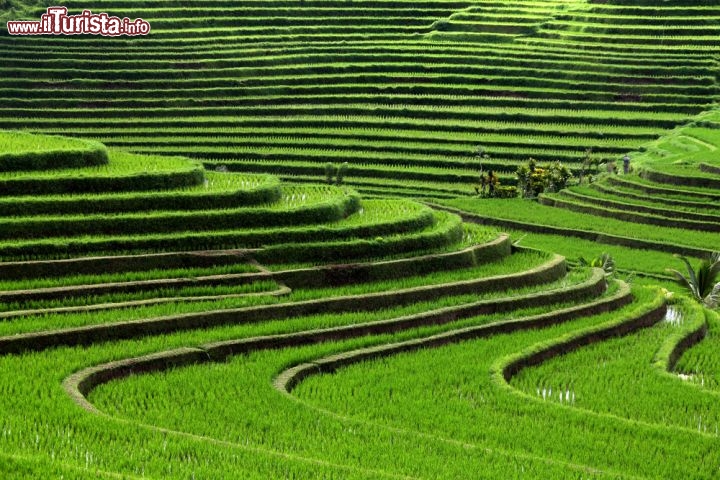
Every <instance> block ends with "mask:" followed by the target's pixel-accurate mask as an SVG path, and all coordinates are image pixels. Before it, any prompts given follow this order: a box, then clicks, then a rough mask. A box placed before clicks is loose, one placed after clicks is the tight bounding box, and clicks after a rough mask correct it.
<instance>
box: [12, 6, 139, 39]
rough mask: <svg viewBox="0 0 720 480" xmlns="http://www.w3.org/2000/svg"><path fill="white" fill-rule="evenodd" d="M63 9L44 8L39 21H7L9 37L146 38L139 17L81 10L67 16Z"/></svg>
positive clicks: (66, 11)
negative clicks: (142, 36)
mask: <svg viewBox="0 0 720 480" xmlns="http://www.w3.org/2000/svg"><path fill="white" fill-rule="evenodd" d="M67 13H68V10H67V8H66V7H48V9H47V13H43V14H42V15H41V16H40V20H39V21H38V20H30V21H24V20H11V21H9V22H7V28H8V33H9V34H10V35H102V36H104V37H117V36H120V35H128V36H134V35H147V34H148V33H150V24H149V23H148V22H146V21H145V20H143V19H142V18H137V19H135V20H133V21H131V20H130V19H129V18H127V17H125V18H120V17H114V16H110V15H108V14H107V13H92V12H91V11H90V10H83V12H82V13H81V14H79V15H68V14H67Z"/></svg>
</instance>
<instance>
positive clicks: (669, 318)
mask: <svg viewBox="0 0 720 480" xmlns="http://www.w3.org/2000/svg"><path fill="white" fill-rule="evenodd" d="M663 321H665V322H667V323H669V324H670V325H680V324H682V322H683V314H682V311H681V310H680V309H679V308H677V307H674V306H672V305H668V307H667V312H666V313H665V318H664V319H663Z"/></svg>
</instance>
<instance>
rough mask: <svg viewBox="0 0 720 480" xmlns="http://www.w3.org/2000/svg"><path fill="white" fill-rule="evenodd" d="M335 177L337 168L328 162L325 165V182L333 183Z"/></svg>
mask: <svg viewBox="0 0 720 480" xmlns="http://www.w3.org/2000/svg"><path fill="white" fill-rule="evenodd" d="M334 175H335V166H334V165H333V164H332V163H330V162H328V163H326V164H325V181H326V182H327V183H330V184H331V183H333V176H334Z"/></svg>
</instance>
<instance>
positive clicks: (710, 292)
mask: <svg viewBox="0 0 720 480" xmlns="http://www.w3.org/2000/svg"><path fill="white" fill-rule="evenodd" d="M676 256H677V257H678V258H679V259H680V260H682V262H683V263H684V264H685V269H686V270H687V275H684V274H682V273H681V272H679V271H678V270H675V269H672V268H669V269H667V270H668V271H669V272H671V273H672V274H673V275H674V276H675V278H676V279H677V282H678V283H679V284H680V285H682V286H683V287H686V288H687V289H688V290H689V291H690V294H691V295H692V297H693V298H694V299H695V300H697V301H698V302H700V303H702V304H703V305H705V306H706V307H708V308H717V307H718V305H720V281H718V280H720V252H713V253H712V255H710V259H706V260H703V261H702V262H700V265H698V268H697V270H696V269H694V268H693V267H692V265H691V264H690V261H689V260H688V259H687V258H685V257H683V256H679V255H676Z"/></svg>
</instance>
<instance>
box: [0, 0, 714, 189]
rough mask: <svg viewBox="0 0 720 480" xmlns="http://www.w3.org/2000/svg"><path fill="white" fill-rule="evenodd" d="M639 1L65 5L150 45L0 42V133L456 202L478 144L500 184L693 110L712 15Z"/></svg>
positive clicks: (705, 69) (704, 96)
mask: <svg viewBox="0 0 720 480" xmlns="http://www.w3.org/2000/svg"><path fill="white" fill-rule="evenodd" d="M623 3H626V2H623ZM646 3H648V2H646ZM656 3H657V2H649V4H647V5H633V6H628V5H625V4H623V5H616V4H614V3H613V2H604V3H594V2H586V1H580V0H543V1H539V0H532V1H519V0H518V1H509V2H497V1H491V0H479V1H475V2H455V1H438V2H420V3H418V2H403V1H395V0H392V1H380V2H363V1H360V2H357V1H354V2H352V4H350V3H348V2H328V1H322V2H318V1H305V0H303V1H302V2H283V1H262V2H258V1H250V2H243V1H236V0H223V1H205V2H194V3H193V5H192V7H188V6H185V5H180V4H176V3H173V2H169V1H168V2H163V3H160V4H158V3H157V2H143V1H135V0H117V1H104V2H103V3H102V4H100V5H98V4H97V2H96V3H92V2H90V3H88V2H83V1H76V2H73V3H72V4H68V5H67V6H68V8H69V9H70V11H71V13H72V11H74V10H78V11H80V10H81V9H83V8H90V9H92V8H94V9H96V10H97V8H102V9H105V10H107V11H109V12H116V13H117V14H120V15H126V16H128V17H130V18H138V17H141V18H143V19H146V20H147V21H149V22H150V24H151V25H152V33H151V35H149V36H147V37H123V38H122V39H109V38H102V37H97V36H90V35H80V36H74V37H58V36H31V37H28V36H23V37H10V36H8V35H2V36H0V46H1V47H2V56H0V60H1V66H0V73H1V74H2V75H1V78H2V81H1V82H0V104H1V105H2V109H1V110H0V128H11V129H15V128H28V129H32V130H34V131H38V132H45V133H62V134H66V135H73V136H82V137H94V138H98V139H100V140H101V141H103V142H104V143H106V144H107V145H110V146H118V147H123V148H125V149H128V150H130V151H133V152H139V153H146V154H169V155H176V154H182V155H187V156H190V157H195V158H199V159H201V160H202V161H203V162H205V163H206V164H209V165H216V164H223V165H227V166H228V167H229V168H230V169H232V170H236V171H245V172H258V171H267V172H272V173H274V174H277V175H281V176H282V177H283V178H286V179H292V180H297V181H302V180H311V181H317V180H318V179H319V178H321V177H322V175H323V172H324V166H325V164H326V163H328V162H330V163H334V164H336V165H338V164H341V163H343V162H348V163H349V165H350V171H349V174H348V180H347V181H348V182H350V183H352V184H354V185H355V186H357V187H358V188H360V189H361V190H362V191H366V192H371V193H375V194H388V193H404V194H410V195H414V196H419V195H434V196H442V195H447V194H458V193H461V194H465V193H468V192H471V191H472V188H471V185H472V184H473V183H475V182H476V181H477V176H478V175H477V172H478V168H479V159H478V158H477V156H476V154H477V151H478V146H482V148H484V150H485V152H486V153H488V154H489V155H490V158H489V159H485V160H484V161H483V166H484V168H485V170H486V171H487V170H488V169H492V170H495V171H497V172H500V173H501V178H504V179H505V180H506V181H509V180H510V177H511V173H512V172H514V170H515V167H516V166H517V165H518V164H519V162H521V161H524V160H526V159H527V158H528V157H534V158H536V159H537V160H540V161H545V160H561V161H563V162H565V163H567V164H568V165H570V166H571V167H573V168H576V169H577V168H579V167H580V162H581V161H582V157H583V154H584V152H585V151H586V149H588V148H592V149H593V151H594V152H595V153H596V154H597V155H600V156H603V157H608V158H614V157H619V156H621V155H622V154H623V153H624V152H627V151H629V150H633V149H635V148H637V147H638V146H640V145H642V144H643V143H645V142H648V141H650V140H653V139H655V138H657V136H658V135H660V134H662V133H663V132H665V131H667V130H670V129H672V128H673V127H675V126H676V125H677V124H678V123H681V122H683V121H684V120H686V119H687V118H689V117H691V116H692V115H695V114H697V113H699V112H700V111H702V110H704V109H705V108H706V107H707V106H708V105H709V104H710V103H711V102H712V101H713V98H714V96H715V95H716V93H717V85H716V74H717V64H716V62H715V60H714V55H715V54H716V53H717V51H718V49H720V43H718V41H717V39H718V36H717V28H718V25H720V9H718V7H717V6H713V5H711V4H702V3H698V2H694V3H693V5H690V6H688V5H687V4H686V2H685V3H682V4H680V3H678V2H662V5H661V6H658V5H657V4H656ZM44 8H45V5H40V4H38V6H37V8H32V9H29V10H27V11H25V12H22V13H20V12H9V13H8V14H7V15H6V16H7V17H12V18H18V17H19V16H24V17H26V18H39V16H40V14H41V13H43V11H44Z"/></svg>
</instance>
